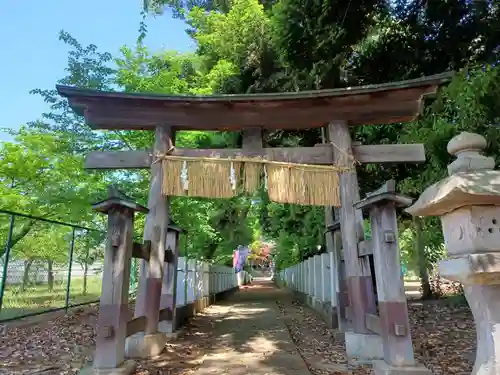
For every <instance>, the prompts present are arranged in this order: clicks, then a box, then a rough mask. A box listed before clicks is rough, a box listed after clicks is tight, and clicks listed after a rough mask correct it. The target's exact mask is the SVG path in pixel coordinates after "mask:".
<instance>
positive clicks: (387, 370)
mask: <svg viewBox="0 0 500 375" xmlns="http://www.w3.org/2000/svg"><path fill="white" fill-rule="evenodd" d="M373 371H374V372H375V375H431V374H432V372H431V371H430V370H429V369H428V368H427V367H425V366H419V365H415V366H404V367H399V366H391V365H389V364H388V363H387V362H385V361H373Z"/></svg>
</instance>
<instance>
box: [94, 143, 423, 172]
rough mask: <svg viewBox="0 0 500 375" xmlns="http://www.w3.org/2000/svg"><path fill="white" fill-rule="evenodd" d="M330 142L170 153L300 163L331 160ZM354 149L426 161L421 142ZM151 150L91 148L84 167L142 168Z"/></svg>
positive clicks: (368, 159) (363, 159) (371, 157)
mask: <svg viewBox="0 0 500 375" xmlns="http://www.w3.org/2000/svg"><path fill="white" fill-rule="evenodd" d="M332 147H333V146H331V145H316V146H315V147H277V148H263V149H258V148H255V149H246V148H245V149H243V148H241V149H240V148H238V149H231V148H228V149H189V148H176V149H174V150H173V152H172V155H173V156H185V157H200V158H203V157H213V158H217V157H218V158H229V157H243V158H253V157H261V158H266V159H268V160H274V161H280V162H289V163H300V164H321V165H331V164H333V157H332V153H331V149H332ZM353 153H354V157H355V158H356V160H358V161H359V162H360V163H364V164H366V163H377V164H381V163H421V162H425V150H424V145H423V144H395V145H359V146H353ZM153 161H154V160H153V156H152V153H151V151H147V150H141V151H94V152H91V153H89V154H88V155H87V158H86V161H85V168H86V169H143V168H150V167H151V164H152V163H153Z"/></svg>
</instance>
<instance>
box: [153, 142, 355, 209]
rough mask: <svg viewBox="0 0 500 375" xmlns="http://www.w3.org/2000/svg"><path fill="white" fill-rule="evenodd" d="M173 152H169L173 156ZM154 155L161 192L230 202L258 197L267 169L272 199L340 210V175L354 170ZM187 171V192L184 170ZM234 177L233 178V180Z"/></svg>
mask: <svg viewBox="0 0 500 375" xmlns="http://www.w3.org/2000/svg"><path fill="white" fill-rule="evenodd" d="M171 151H172V150H169V152H171ZM169 152H168V153H167V154H158V155H155V161H154V163H156V162H159V161H161V162H162V167H163V176H164V178H163V183H162V192H163V194H164V195H170V196H190V197H206V198H231V197H233V196H235V195H237V194H238V193H239V192H241V191H243V192H246V193H249V194H253V193H255V192H256V191H257V190H258V189H259V187H260V185H261V181H262V175H263V174H264V173H263V172H264V166H265V168H266V174H267V187H268V194H269V199H270V200H272V201H275V202H278V203H294V204H303V205H317V206H335V207H338V206H340V198H339V173H341V172H345V171H348V170H351V169H352V168H353V167H354V163H356V162H357V161H356V160H355V159H354V158H353V157H352V155H348V157H349V159H350V160H351V161H352V162H353V166H351V167H339V166H334V165H308V164H295V163H285V162H277V161H271V160H267V159H263V158H243V157H235V158H200V157H186V156H174V155H169ZM186 167H187V181H188V182H187V184H186V185H187V190H186V189H185V187H186V186H185V185H184V182H183V177H182V176H183V175H184V176H185V171H184V172H183V169H185V168H186ZM231 175H233V176H231Z"/></svg>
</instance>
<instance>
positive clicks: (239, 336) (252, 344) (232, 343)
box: [138, 279, 310, 375]
mask: <svg viewBox="0 0 500 375" xmlns="http://www.w3.org/2000/svg"><path fill="white" fill-rule="evenodd" d="M290 298H291V296H290V295H289V293H287V292H286V291H284V290H281V289H278V288H276V287H275V286H274V285H273V284H271V282H270V281H263V280H255V279H254V284H253V285H251V286H246V287H243V288H241V289H240V291H239V292H236V293H235V294H233V295H232V296H230V297H229V298H228V299H227V300H225V301H221V302H219V303H218V304H216V305H212V306H210V307H209V308H207V309H206V310H205V311H204V312H203V313H202V314H200V315H198V316H197V317H195V318H194V319H193V321H192V323H191V324H190V326H189V328H188V331H187V332H185V334H184V335H183V336H182V337H181V338H180V339H179V340H178V341H177V342H173V343H171V344H170V345H167V350H166V352H164V353H163V354H162V355H161V356H160V357H159V358H157V359H155V360H153V361H148V362H147V363H143V364H141V367H142V369H143V371H144V372H141V370H139V371H138V374H147V373H166V374H167V373H169V372H166V370H167V368H168V369H170V370H171V371H172V372H170V373H181V374H195V375H209V374H214V375H215V374H218V375H247V374H248V375H309V374H310V372H309V370H308V368H307V366H306V364H305V363H304V361H303V359H302V357H301V355H300V354H299V353H298V351H297V349H296V347H295V345H294V343H293V341H292V338H291V337H290V334H289V332H288V329H287V327H286V325H285V322H284V320H283V318H282V315H281V313H280V310H279V308H278V305H277V303H276V302H277V301H281V300H284V299H290ZM188 347H190V349H189V350H187V348H188ZM186 350H187V351H186ZM174 353H175V354H174ZM173 356H176V357H177V358H173ZM181 357H183V359H182V358H181ZM181 362H182V363H181ZM176 363H177V364H176ZM189 364H190V365H191V369H190V370H187V368H188V367H189ZM181 366H182V368H184V369H185V370H184V371H176V372H174V371H175V368H176V367H178V370H180V367H181ZM153 369H156V371H154V370H153ZM160 369H162V370H163V371H165V372H160V371H161V370H160ZM147 370H149V371H147ZM152 370H153V371H152ZM158 370H160V371H158ZM146 371H147V372H146Z"/></svg>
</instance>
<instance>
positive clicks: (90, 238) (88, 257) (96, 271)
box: [0, 210, 138, 322]
mask: <svg viewBox="0 0 500 375" xmlns="http://www.w3.org/2000/svg"><path fill="white" fill-rule="evenodd" d="M105 246H106V233H105V232H102V231H98V230H95V229H91V228H85V227H82V226H78V225H73V224H68V223H62V222H58V221H53V220H48V219H44V218H40V217H34V216H30V215H24V214H19V213H14V212H10V211H4V210H0V322H2V321H9V320H15V319H19V318H22V317H26V316H31V315H38V314H42V313H46V312H50V311H56V310H61V309H68V308H70V307H75V306H80V305H85V304H89V303H93V302H98V301H99V298H100V296H101V285H102V268H103V264H104V247H105ZM137 271H138V270H137V262H136V260H135V259H134V260H133V262H132V270H131V280H130V281H131V285H130V292H131V293H135V291H136V286H137Z"/></svg>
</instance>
